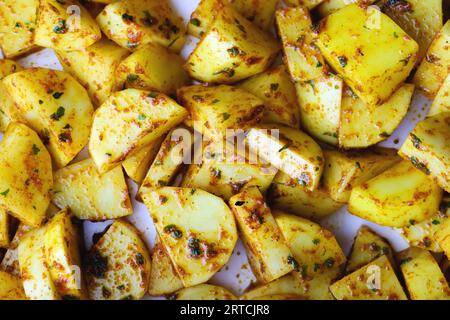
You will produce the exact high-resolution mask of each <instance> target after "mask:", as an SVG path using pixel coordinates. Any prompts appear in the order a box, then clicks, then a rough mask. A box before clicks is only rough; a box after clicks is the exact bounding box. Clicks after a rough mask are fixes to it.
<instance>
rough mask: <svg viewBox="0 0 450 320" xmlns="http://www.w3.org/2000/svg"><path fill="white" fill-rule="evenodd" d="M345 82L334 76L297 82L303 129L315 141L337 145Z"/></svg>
mask: <svg viewBox="0 0 450 320" xmlns="http://www.w3.org/2000/svg"><path fill="white" fill-rule="evenodd" d="M343 86H344V82H343V81H342V79H341V78H339V77H337V76H334V75H331V74H330V75H324V76H323V77H321V78H316V79H314V80H309V81H307V82H297V83H296V85H295V87H296V91H297V97H298V104H299V106H300V119H301V124H302V128H303V129H304V130H305V131H307V132H308V133H309V134H311V135H312V136H313V137H315V138H316V139H319V140H321V141H323V142H326V143H329V144H331V145H337V144H338V132H339V122H340V118H341V104H342V91H343Z"/></svg>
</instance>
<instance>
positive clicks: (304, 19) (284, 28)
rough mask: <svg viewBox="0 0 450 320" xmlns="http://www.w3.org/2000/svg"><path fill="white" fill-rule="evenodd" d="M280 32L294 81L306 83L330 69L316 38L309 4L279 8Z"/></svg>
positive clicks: (285, 57) (286, 61) (277, 17)
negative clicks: (316, 43) (307, 5)
mask: <svg viewBox="0 0 450 320" xmlns="http://www.w3.org/2000/svg"><path fill="white" fill-rule="evenodd" d="M276 21H277V26H278V33H279V35H280V38H281V41H282V43H283V51H284V59H285V64H286V65H287V66H288V69H289V73H290V74H291V78H292V80H293V81H295V82H298V81H302V82H306V81H309V80H314V79H317V78H321V77H323V76H324V74H325V73H326V71H327V68H326V66H325V61H324V59H323V57H322V54H321V53H320V51H319V48H317V47H316V45H315V41H316V40H317V34H316V33H315V32H314V31H313V28H312V21H311V17H310V15H309V11H308V9H307V8H305V7H295V8H284V9H279V10H277V13H276Z"/></svg>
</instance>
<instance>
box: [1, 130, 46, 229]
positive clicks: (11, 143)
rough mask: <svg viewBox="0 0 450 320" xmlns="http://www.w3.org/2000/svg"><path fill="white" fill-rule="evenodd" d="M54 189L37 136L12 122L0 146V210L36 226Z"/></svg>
mask: <svg viewBox="0 0 450 320" xmlns="http://www.w3.org/2000/svg"><path fill="white" fill-rule="evenodd" d="M52 187H53V174H52V162H51V158H50V155H49V153H48V152H47V149H45V146H44V145H43V144H42V142H41V140H40V139H39V137H38V135H37V134H36V133H35V132H34V131H33V130H31V129H30V128H28V127H27V126H25V125H23V124H19V123H11V124H10V125H9V126H8V129H7V130H6V133H5V135H4V137H3V140H2V142H1V144H0V195H1V197H0V207H1V210H4V211H6V212H8V214H11V215H13V216H14V217H16V218H17V219H19V220H20V221H22V222H24V223H26V224H28V225H31V226H34V227H37V226H39V225H41V223H42V222H43V220H44V218H45V215H46V210H47V208H48V205H49V204H50V191H51V188H52Z"/></svg>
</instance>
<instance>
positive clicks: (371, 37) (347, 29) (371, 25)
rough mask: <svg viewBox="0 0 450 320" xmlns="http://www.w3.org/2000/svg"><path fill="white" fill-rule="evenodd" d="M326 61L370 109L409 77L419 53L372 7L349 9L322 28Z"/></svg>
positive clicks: (327, 20)
mask: <svg viewBox="0 0 450 320" xmlns="http://www.w3.org/2000/svg"><path fill="white" fill-rule="evenodd" d="M317 45H318V47H319V48H320V50H321V52H322V54H323V55H324V56H325V59H326V60H327V61H328V62H329V63H330V64H331V66H332V67H333V68H334V69H335V70H336V71H337V72H338V74H339V75H340V76H341V77H342V78H343V79H344V80H345V82H346V83H348V85H349V86H350V87H351V88H352V90H353V91H354V92H355V93H356V94H357V95H358V96H359V98H361V100H362V101H364V103H366V104H368V105H369V106H376V105H380V104H382V103H384V102H386V101H387V100H388V99H389V98H390V97H391V96H392V94H394V92H395V91H397V90H398V89H399V88H400V86H401V85H402V83H403V81H404V80H405V79H406V78H407V77H408V75H409V73H410V72H411V70H412V68H413V67H414V65H415V62H416V59H417V57H416V55H417V51H418V49H419V46H418V45H417V43H416V42H415V41H414V40H413V39H412V38H411V37H409V36H408V35H407V34H406V33H405V32H404V31H403V30H402V29H401V28H400V27H399V26H397V25H396V24H395V23H394V22H393V21H392V20H391V19H390V18H389V17H388V16H386V15H385V14H384V13H381V12H380V11H378V10H377V9H374V8H373V7H362V6H359V5H357V4H351V5H348V6H346V7H344V8H342V9H340V10H339V11H337V12H335V13H333V14H331V15H329V16H328V17H326V18H325V19H324V20H323V21H322V22H321V25H320V26H319V38H318V41H317Z"/></svg>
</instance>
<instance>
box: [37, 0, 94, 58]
mask: <svg viewBox="0 0 450 320" xmlns="http://www.w3.org/2000/svg"><path fill="white" fill-rule="evenodd" d="M36 25H37V26H36V33H35V35H34V43H35V44H37V45H38V46H41V47H46V48H52V49H57V50H65V51H71V50H81V49H83V48H86V47H89V46H90V45H92V44H94V43H95V42H97V41H98V40H100V38H101V37H102V35H101V32H100V28H99V27H98V25H97V23H95V20H94V19H93V18H92V17H91V15H90V13H89V12H88V11H87V10H86V9H85V8H84V7H83V6H82V5H81V4H80V3H79V2H78V1H77V0H64V1H60V0H40V1H39V8H38V17H37V20H36Z"/></svg>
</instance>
